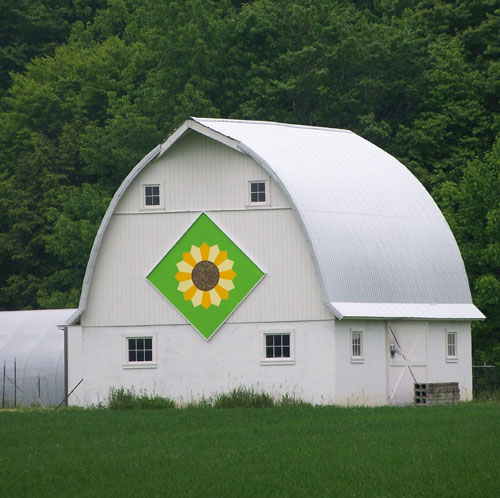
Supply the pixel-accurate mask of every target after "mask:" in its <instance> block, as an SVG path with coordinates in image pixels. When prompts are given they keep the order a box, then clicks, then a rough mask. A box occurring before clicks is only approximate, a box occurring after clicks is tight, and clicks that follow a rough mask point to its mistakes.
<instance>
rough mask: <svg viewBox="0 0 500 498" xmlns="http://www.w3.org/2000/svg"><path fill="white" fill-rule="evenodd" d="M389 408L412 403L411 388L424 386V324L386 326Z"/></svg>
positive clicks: (394, 323)
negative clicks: (414, 385) (419, 384)
mask: <svg viewBox="0 0 500 498" xmlns="http://www.w3.org/2000/svg"><path fill="white" fill-rule="evenodd" d="M387 346H388V358H389V359H388V375H387V377H388V393H389V396H388V397H389V403H390V404H406V403H413V384H414V383H415V382H416V383H424V382H427V323H426V322H388V323H387Z"/></svg>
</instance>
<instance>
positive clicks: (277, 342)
mask: <svg viewBox="0 0 500 498" xmlns="http://www.w3.org/2000/svg"><path fill="white" fill-rule="evenodd" d="M274 345H275V346H281V336H280V335H275V336H274Z"/></svg>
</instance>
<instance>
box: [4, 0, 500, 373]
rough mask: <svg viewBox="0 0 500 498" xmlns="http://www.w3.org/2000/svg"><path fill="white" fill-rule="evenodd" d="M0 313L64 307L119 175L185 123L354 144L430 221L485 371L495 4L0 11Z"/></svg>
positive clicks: (420, 1)
mask: <svg viewBox="0 0 500 498" xmlns="http://www.w3.org/2000/svg"><path fill="white" fill-rule="evenodd" d="M0 11H1V12H2V17H1V18H0V310H10V309H30V308H62V307H75V306H77V305H78V298H79V293H80V287H81V283H82V278H83V274H84V271H85V267H86V263H87V259H88V255H89V252H90V248H91V245H92V242H93V238H94V236H95V233H96V231H97V229H98V226H99V223H100V220H101V218H102V216H103V214H104V211H105V209H106V207H107V205H108V203H109V200H110V198H111V196H112V195H113V193H114V191H115V190H116V188H117V187H118V186H119V184H120V183H121V181H122V180H123V178H124V177H125V176H126V174H127V173H128V172H129V171H130V169H131V168H132V167H133V166H134V165H135V163H136V162H137V161H139V160H140V159H141V158H142V157H143V156H144V155H145V154H146V153H147V152H148V151H149V150H151V149H152V148H153V147H154V146H155V145H157V144H158V143H160V142H161V141H162V140H163V139H164V138H165V137H166V136H168V134H169V133H171V132H172V131H173V130H174V129H175V128H176V127H177V126H178V125H179V124H180V123H181V122H182V121H184V120H185V119H186V118H187V117H188V116H190V115H193V116H205V117H225V118H240V119H255V120H272V121H280V122H288V123H300V124H307V125H319V126H327V127H334V128H347V129H350V130H353V131H354V132H356V133H358V134H359V135H361V136H363V137H364V138H366V139H368V140H370V141H371V142H374V143H375V144H377V145H379V146H380V147H382V148H383V149H385V150H387V151H388V152H389V153H391V154H392V155H394V156H395V157H397V158H398V159H399V160H401V161H402V162H403V164H405V165H406V166H407V167H408V168H409V169H410V170H411V171H412V172H413V173H414V174H415V175H416V176H417V177H418V178H419V179H420V181H421V182H422V183H423V184H424V185H425V187H426V188H427V189H428V191H429V192H430V193H431V195H432V196H433V198H434V200H435V201H436V203H437V204H438V205H439V206H440V208H441V209H442V211H443V213H444V215H445V216H446V219H447V221H448V223H449V225H450V227H451V229H452V231H453V233H454V235H455V237H456V239H457V241H458V243H459V246H460V249H461V251H462V256H463V258H464V262H465V266H466V270H467V273H468V276H469V282H470V285H471V289H472V293H473V297H474V302H475V303H476V304H477V306H479V308H480V309H481V310H482V311H483V312H484V313H485V314H486V315H487V316H488V319H487V320H486V321H484V322H482V323H475V324H474V325H473V329H474V341H475V348H474V350H475V353H474V354H475V360H476V361H488V362H496V363H498V361H499V360H500V345H499V337H500V140H499V137H500V113H499V111H500V58H499V55H500V43H499V40H500V0H417V1H415V0H249V1H247V2H243V1H238V0H164V1H158V0H0Z"/></svg>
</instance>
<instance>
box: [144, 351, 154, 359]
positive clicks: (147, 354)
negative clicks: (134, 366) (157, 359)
mask: <svg viewBox="0 0 500 498" xmlns="http://www.w3.org/2000/svg"><path fill="white" fill-rule="evenodd" d="M144 358H145V359H146V361H153V351H146V352H145V353H144Z"/></svg>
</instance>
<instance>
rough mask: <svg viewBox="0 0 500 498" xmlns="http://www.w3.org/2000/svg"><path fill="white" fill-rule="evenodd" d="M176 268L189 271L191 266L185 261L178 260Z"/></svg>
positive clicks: (191, 268)
mask: <svg viewBox="0 0 500 498" xmlns="http://www.w3.org/2000/svg"><path fill="white" fill-rule="evenodd" d="M177 269H178V270H179V271H182V272H184V273H191V272H192V271H193V267H192V266H191V265H190V264H188V263H186V262H185V261H179V262H178V263H177Z"/></svg>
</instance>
